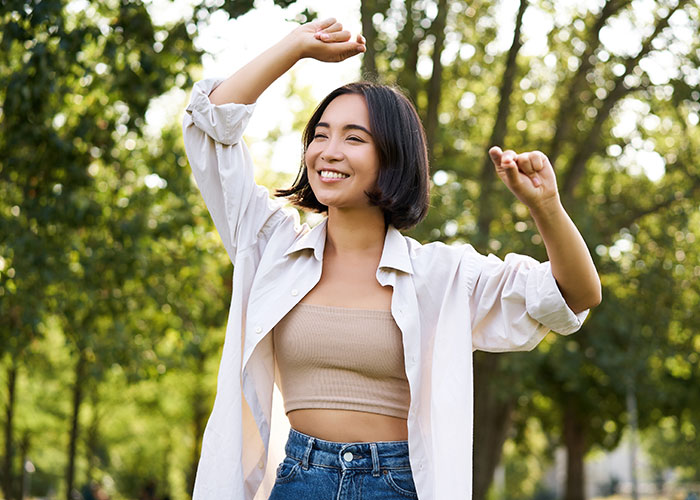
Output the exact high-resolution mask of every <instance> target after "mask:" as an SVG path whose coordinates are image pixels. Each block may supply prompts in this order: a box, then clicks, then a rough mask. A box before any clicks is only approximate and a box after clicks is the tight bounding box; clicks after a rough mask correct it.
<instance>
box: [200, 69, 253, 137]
mask: <svg viewBox="0 0 700 500" xmlns="http://www.w3.org/2000/svg"><path fill="white" fill-rule="evenodd" d="M222 81H223V79H222V78H209V79H207V80H201V81H199V82H197V83H196V84H195V85H194V88H193V89H192V96H191V98H190V104H189V105H188V106H187V108H186V112H187V113H188V114H189V115H190V116H191V117H192V121H193V122H194V124H195V125H196V126H197V127H198V128H199V129H201V130H202V131H204V132H205V133H206V134H207V135H208V136H210V137H211V138H212V139H214V140H215V141H217V142H220V143H222V144H226V145H233V144H236V143H237V142H239V141H240V140H241V137H242V136H243V131H244V130H245V127H246V125H248V121H249V120H250V117H251V115H252V114H253V110H254V109H255V104H237V103H227V104H221V105H215V104H212V102H211V101H210V100H209V94H211V92H212V91H213V90H214V89H215V88H216V87H218V86H219V84H221V82H222Z"/></svg>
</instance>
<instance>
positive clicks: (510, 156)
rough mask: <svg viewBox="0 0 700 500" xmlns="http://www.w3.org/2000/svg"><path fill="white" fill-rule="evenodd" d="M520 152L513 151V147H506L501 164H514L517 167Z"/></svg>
mask: <svg viewBox="0 0 700 500" xmlns="http://www.w3.org/2000/svg"><path fill="white" fill-rule="evenodd" d="M517 157H518V154H517V153H516V152H515V151H513V150H512V149H506V150H505V151H504V152H503V154H502V155H501V164H504V163H505V164H511V163H512V164H513V165H515V166H516V167H517V165H518V164H517V161H516V159H517Z"/></svg>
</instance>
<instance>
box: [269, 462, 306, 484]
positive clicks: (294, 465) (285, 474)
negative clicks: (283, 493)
mask: <svg viewBox="0 0 700 500" xmlns="http://www.w3.org/2000/svg"><path fill="white" fill-rule="evenodd" d="M300 466H301V462H299V461H298V460H296V459H294V458H291V457H284V460H282V463H280V464H279V466H277V473H276V474H275V482H276V483H286V482H288V481H291V480H292V479H293V478H294V476H295V475H296V472H297V470H299V467H300Z"/></svg>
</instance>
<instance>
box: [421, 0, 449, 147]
mask: <svg viewBox="0 0 700 500" xmlns="http://www.w3.org/2000/svg"><path fill="white" fill-rule="evenodd" d="M448 10H449V4H448V2H447V0H439V2H438V13H437V16H436V17H435V20H434V21H433V23H432V25H431V27H430V28H431V32H432V33H433V35H434V36H435V45H434V46H433V71H432V74H431V75H430V81H429V82H428V110H427V112H426V116H425V137H426V142H427V143H428V152H429V154H430V157H431V159H432V158H433V147H434V146H435V136H436V134H437V128H438V112H439V110H440V97H441V95H442V92H441V90H442V62H441V61H440V56H442V49H443V47H444V45H445V24H446V22H447V11H448Z"/></svg>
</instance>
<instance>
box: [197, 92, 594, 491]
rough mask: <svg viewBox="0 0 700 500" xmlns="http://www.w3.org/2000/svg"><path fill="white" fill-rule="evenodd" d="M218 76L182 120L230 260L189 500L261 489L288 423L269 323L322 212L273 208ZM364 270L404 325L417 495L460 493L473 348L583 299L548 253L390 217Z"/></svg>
mask: <svg viewBox="0 0 700 500" xmlns="http://www.w3.org/2000/svg"><path fill="white" fill-rule="evenodd" d="M220 82H221V80H213V79H212V80H203V81H201V82H198V83H197V84H196V85H195V86H194V89H193V92H192V97H191V102H190V104H189V106H188V107H187V111H186V113H185V117H184V120H183V134H184V140H185V147H186V150H187V156H188V158H189V161H190V165H191V166H192V171H193V172H194V177H195V179H196V182H197V184H198V186H199V189H200V191H201V192H202V196H203V197H204V201H205V202H206V204H207V207H208V209H209V212H210V213H211V216H212V219H213V220H214V224H215V225H216V228H217V230H218V231H219V234H220V235H221V239H222V240H223V243H224V247H225V248H226V251H227V252H228V255H229V257H230V258H231V261H232V262H233V265H234V273H233V295H232V297H231V306H230V311H229V318H228V324H227V326H226V339H225V341H224V348H223V354H222V359H221V365H220V368H219V376H218V388H217V394H216V400H215V402H214V408H213V410H212V413H211V416H210V418H209V422H208V424H207V427H206V430H205V432H204V438H203V444H202V455H201V458H200V462H199V468H198V469H197V479H196V483H195V488H194V499H195V500H224V499H235V500H243V499H245V500H251V499H253V498H254V497H255V498H262V499H266V498H267V496H268V495H269V490H270V489H271V486H272V483H273V481H274V471H275V468H276V466H277V458H276V457H280V456H282V455H281V454H282V453H283V450H282V447H283V443H280V442H275V443H272V442H271V440H270V434H271V429H274V435H276V436H283V435H284V432H280V430H282V431H284V430H286V429H288V428H289V423H288V421H286V418H284V413H283V410H282V409H281V408H280V406H281V405H280V404H279V403H280V402H279V401H278V400H277V398H274V404H273V388H274V382H275V360H274V353H273V347H272V336H271V335H270V332H271V330H272V328H273V327H274V326H275V325H276V324H277V322H278V321H280V320H281V319H282V318H283V317H284V316H285V315H286V314H287V313H288V312H289V311H290V310H291V309H292V308H293V307H294V306H295V305H296V304H297V303H298V302H299V301H300V300H301V299H302V297H304V295H306V294H307V293H308V292H309V291H310V290H311V289H312V288H313V287H314V286H315V285H316V283H318V281H319V279H320V277H321V269H322V266H323V248H324V244H325V240H326V221H325V220H324V221H323V222H322V223H321V224H319V225H317V226H316V227H314V228H313V229H310V228H309V227H308V226H307V225H306V224H303V225H300V224H299V217H298V214H297V213H296V211H294V210H286V209H283V208H282V206H281V204H280V203H279V202H278V201H275V200H271V199H270V196H269V194H268V192H267V190H266V189H264V188H263V187H261V186H258V185H257V184H255V180H254V176H253V163H252V161H251V158H250V155H249V153H248V150H247V148H246V145H245V143H244V142H243V141H242V140H241V137H242V135H243V130H244V128H245V126H246V124H247V122H248V119H249V118H250V115H251V113H252V112H253V109H254V105H242V104H234V103H232V104H224V105H220V106H216V105H214V104H212V103H211V102H210V101H209V97H208V96H209V94H210V93H211V91H212V90H213V89H214V88H215V87H216V86H217V85H218V84H219V83H220ZM376 276H377V281H378V282H379V283H380V284H381V285H382V286H391V287H392V288H393V295H392V300H391V313H392V316H393V317H394V320H395V321H396V324H397V325H398V327H399V328H400V329H401V333H402V335H403V346H404V357H405V365H406V375H407V377H408V382H409V385H410V393H411V405H410V409H409V414H408V443H409V450H410V452H409V453H410V460H411V468H412V471H413V477H414V480H415V484H416V489H417V492H418V497H419V498H420V499H421V500H454V499H469V498H471V488H472V432H473V429H472V426H473V422H472V421H473V417H472V415H473V389H472V352H473V351H474V350H476V349H481V350H485V351H491V352H503V351H518V350H529V349H532V348H534V347H535V346H536V345H537V344H538V343H539V342H540V340H542V338H543V337H544V336H545V335H546V334H547V332H548V331H549V330H554V331H556V332H559V333H562V334H569V333H572V332H574V331H576V330H578V329H579V328H580V327H581V324H582V322H583V320H584V319H585V317H586V315H587V313H588V311H584V312H582V313H579V314H574V312H573V311H571V310H570V309H569V308H568V307H567V305H566V302H565V301H564V299H563V298H562V296H561V293H560V292H559V289H558V287H557V284H556V282H555V280H554V277H553V276H552V273H551V270H550V265H549V263H548V262H545V263H541V264H540V263H538V262H537V261H535V260H534V259H532V258H530V257H526V256H523V255H517V254H509V255H507V256H506V257H505V260H501V259H499V258H498V257H495V256H493V255H489V256H488V257H486V256H483V255H480V254H479V253H477V252H476V251H475V250H474V248H472V246H471V245H460V246H448V245H444V244H442V243H430V244H427V245H421V244H420V243H418V242H417V241H415V240H413V239H411V238H408V237H405V236H403V235H402V234H401V233H400V232H399V231H398V230H396V229H395V228H393V227H391V226H390V227H389V229H388V231H387V234H386V239H385V241H384V249H383V252H382V256H381V260H380V263H379V267H378V268H377V275H376ZM273 406H274V408H273ZM268 448H269V449H268ZM271 457H272V459H271ZM264 476H266V477H265V481H263V478H264ZM261 485H262V486H261ZM256 493H257V497H256Z"/></svg>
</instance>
